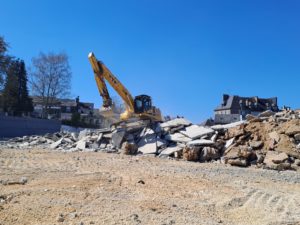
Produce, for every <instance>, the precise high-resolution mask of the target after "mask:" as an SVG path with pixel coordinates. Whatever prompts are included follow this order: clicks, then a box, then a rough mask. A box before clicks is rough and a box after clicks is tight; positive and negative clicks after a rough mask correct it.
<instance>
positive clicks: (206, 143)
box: [0, 110, 300, 170]
mask: <svg viewBox="0 0 300 225" xmlns="http://www.w3.org/2000/svg"><path fill="white" fill-rule="evenodd" d="M33 147H39V148H51V149H53V150H59V151H66V152H74V151H94V152H97V151H103V152H111V153H112V152H114V153H122V154H127V155H139V154H148V155H149V154H152V155H155V156H157V157H161V158H174V159H182V160H187V161H194V162H209V161H212V162H219V163H225V164H230V165H232V166H240V167H248V166H255V167H257V168H265V169H275V170H286V169H293V170H299V169H300V167H299V166H300V113H299V112H295V111H292V110H286V111H281V112H278V113H273V112H271V111H266V112H263V113H261V114H259V115H258V116H253V115H248V116H247V120H246V121H240V122H236V123H231V124H226V125H215V126H211V127H204V126H199V125H196V124H192V123H191V122H190V121H188V120H186V119H184V118H176V119H173V120H170V121H167V122H163V123H157V124H154V125H153V124H152V125H151V126H149V125H148V126H147V125H145V124H143V125H141V124H139V123H133V124H131V126H129V127H127V128H126V129H124V128H117V129H112V130H111V129H99V130H83V131H81V132H80V133H68V132H59V133H54V134H47V135H44V136H24V137H20V138H13V139H10V140H8V141H2V142H0V148H20V149H24V148H33Z"/></svg>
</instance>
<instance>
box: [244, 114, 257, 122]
mask: <svg viewBox="0 0 300 225" xmlns="http://www.w3.org/2000/svg"><path fill="white" fill-rule="evenodd" d="M257 118H258V117H257V116H254V115H252V114H247V115H246V120H247V121H252V120H254V119H257Z"/></svg>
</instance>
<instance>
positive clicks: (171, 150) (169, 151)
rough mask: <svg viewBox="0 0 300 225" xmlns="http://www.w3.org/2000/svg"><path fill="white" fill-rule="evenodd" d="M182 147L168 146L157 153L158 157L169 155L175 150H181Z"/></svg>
mask: <svg viewBox="0 0 300 225" xmlns="http://www.w3.org/2000/svg"><path fill="white" fill-rule="evenodd" d="M183 148H184V146H183V145H176V146H171V147H168V148H166V149H164V150H163V151H162V152H161V153H160V154H159V157H162V156H170V155H172V154H174V153H175V152H179V151H182V150H183Z"/></svg>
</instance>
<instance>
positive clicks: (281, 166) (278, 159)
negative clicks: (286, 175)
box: [264, 151, 291, 170]
mask: <svg viewBox="0 0 300 225" xmlns="http://www.w3.org/2000/svg"><path fill="white" fill-rule="evenodd" d="M287 159H288V156H287V155H286V154H285V153H277V152H274V151H268V152H267V154H266V157H265V159H264V164H265V168H266V169H272V170H286V169H290V168H291V164H290V163H288V162H286V160H287Z"/></svg>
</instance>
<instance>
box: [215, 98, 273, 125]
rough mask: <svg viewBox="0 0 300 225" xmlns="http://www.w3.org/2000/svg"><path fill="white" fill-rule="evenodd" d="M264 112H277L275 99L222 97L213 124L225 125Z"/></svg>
mask: <svg viewBox="0 0 300 225" xmlns="http://www.w3.org/2000/svg"><path fill="white" fill-rule="evenodd" d="M266 110H271V111H274V112H277V111H278V110H279V109H278V105H277V97H273V98H259V97H257V96H255V97H240V96H237V95H227V94H224V95H223V99H222V103H221V105H220V106H218V107H217V108H216V109H215V110H214V111H215V123H216V124H227V123H233V122H237V121H240V120H242V119H245V117H246V115H248V114H251V115H255V116H256V115H258V114H259V113H261V112H264V111H266Z"/></svg>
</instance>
